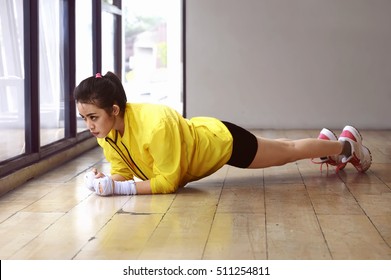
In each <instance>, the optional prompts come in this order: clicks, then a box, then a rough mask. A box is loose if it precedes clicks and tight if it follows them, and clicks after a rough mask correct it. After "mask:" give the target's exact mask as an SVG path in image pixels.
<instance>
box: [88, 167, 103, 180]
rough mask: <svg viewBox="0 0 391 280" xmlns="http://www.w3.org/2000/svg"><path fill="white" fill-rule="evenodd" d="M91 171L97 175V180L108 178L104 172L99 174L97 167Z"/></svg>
mask: <svg viewBox="0 0 391 280" xmlns="http://www.w3.org/2000/svg"><path fill="white" fill-rule="evenodd" d="M91 171H92V172H93V173H94V174H95V178H96V179H98V178H103V177H106V175H105V174H103V173H102V172H99V171H98V169H96V168H95V167H94V168H92V170H91Z"/></svg>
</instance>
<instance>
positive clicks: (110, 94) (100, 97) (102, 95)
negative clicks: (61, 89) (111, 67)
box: [73, 72, 127, 115]
mask: <svg viewBox="0 0 391 280" xmlns="http://www.w3.org/2000/svg"><path fill="white" fill-rule="evenodd" d="M73 96H74V98H75V100H76V102H79V103H87V104H95V105H96V106H97V107H99V108H101V109H104V110H106V111H107V112H108V113H111V112H112V109H113V105H114V104H115V105H118V107H119V108H120V113H121V115H123V114H124V113H125V108H126V102H127V100H126V94H125V90H124V87H123V86H122V83H121V80H120V79H119V78H118V77H117V76H116V75H115V74H114V73H112V72H107V73H106V75H104V76H101V75H100V74H99V73H98V74H97V75H96V76H92V77H89V78H87V79H85V80H83V81H81V82H80V84H79V85H78V86H77V87H76V88H75V90H74V92H73Z"/></svg>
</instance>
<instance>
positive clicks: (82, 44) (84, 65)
mask: <svg viewBox="0 0 391 280" xmlns="http://www.w3.org/2000/svg"><path fill="white" fill-rule="evenodd" d="M76 26H77V28H76V85H78V84H79V83H80V82H81V81H82V80H84V79H85V78H87V77H89V76H92V70H93V61H92V60H93V58H92V1H85V0H76ZM76 115H77V117H76V119H77V131H78V132H80V131H83V130H85V129H86V125H85V124H84V121H83V120H82V119H81V117H80V115H79V112H78V111H77V110H76Z"/></svg>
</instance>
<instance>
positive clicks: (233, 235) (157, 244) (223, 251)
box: [0, 131, 391, 260]
mask: <svg viewBox="0 0 391 280" xmlns="http://www.w3.org/2000/svg"><path fill="white" fill-rule="evenodd" d="M256 134H258V135H262V136H266V137H272V138H278V137H288V138H303V137H308V136H310V137H316V136H317V134H318V132H317V131H284V132H282V131H256ZM362 134H363V136H364V143H365V144H366V145H367V146H368V147H369V148H370V149H371V151H372V155H373V165H372V167H371V169H370V170H369V171H368V172H367V173H366V174H359V173H357V172H356V170H355V169H354V168H353V167H352V166H347V167H346V169H345V170H344V171H342V172H340V173H339V174H336V173H335V172H334V169H333V168H332V167H330V170H329V172H327V169H326V167H325V166H324V167H323V172H321V171H320V170H319V166H318V165H314V164H312V163H311V162H310V161H309V160H303V161H299V162H296V163H292V164H288V165H286V166H282V167H275V168H268V169H264V170H241V169H237V168H233V167H228V166H225V167H223V168H222V169H221V170H219V171H218V172H217V173H215V174H213V175H212V176H210V177H208V178H205V179H203V180H200V181H198V182H195V183H192V184H189V185H188V186H187V187H186V188H184V189H182V190H181V191H179V192H178V193H176V194H171V195H155V196H134V197H131V196H115V197H106V198H104V197H99V196H97V195H95V194H93V193H91V192H90V191H89V190H87V189H86V188H84V187H83V179H82V178H83V173H84V172H85V171H86V170H87V169H90V168H91V166H96V167H98V168H103V170H104V171H106V172H107V171H108V170H109V165H108V163H107V162H105V161H104V159H103V156H102V152H101V150H100V149H99V148H97V149H94V150H92V151H90V152H88V153H86V154H84V155H83V156H81V157H79V158H76V159H74V160H73V161H71V162H69V163H67V164H65V165H63V166H61V167H60V168H57V169H55V170H53V171H52V172H50V173H47V174H45V175H43V176H41V177H39V178H36V179H33V180H31V181H29V182H28V183H26V184H25V185H23V186H22V187H20V188H17V189H16V190H14V191H12V192H10V193H8V194H6V195H4V196H2V197H0V236H1V238H0V259H62V260H64V259H65V260H66V259H280V260H281V259H301V260H310V259H322V260H323V259H326V260H327V259H353V260H355V259H384V260H390V259H391V131H362Z"/></svg>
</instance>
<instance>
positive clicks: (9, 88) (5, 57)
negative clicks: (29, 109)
mask: <svg viewBox="0 0 391 280" xmlns="http://www.w3.org/2000/svg"><path fill="white" fill-rule="evenodd" d="M0 130H1V137H0V161H2V160H5V159H8V158H12V157H15V156H17V155H20V154H23V153H24V152H25V145H24V143H25V142H24V134H25V123H24V55H23V0H9V1H1V9H0Z"/></svg>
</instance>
